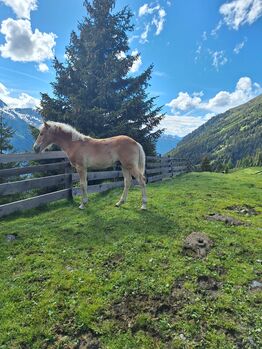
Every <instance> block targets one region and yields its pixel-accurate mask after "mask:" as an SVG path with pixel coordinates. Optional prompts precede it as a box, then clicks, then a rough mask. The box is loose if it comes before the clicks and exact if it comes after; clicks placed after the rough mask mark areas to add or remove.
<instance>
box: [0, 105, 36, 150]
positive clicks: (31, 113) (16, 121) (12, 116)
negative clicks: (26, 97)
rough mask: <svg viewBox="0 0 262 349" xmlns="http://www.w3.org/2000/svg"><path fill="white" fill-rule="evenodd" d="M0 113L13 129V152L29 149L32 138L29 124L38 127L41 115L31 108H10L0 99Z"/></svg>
mask: <svg viewBox="0 0 262 349" xmlns="http://www.w3.org/2000/svg"><path fill="white" fill-rule="evenodd" d="M0 113H3V118H4V122H6V124H7V125H8V126H10V127H11V128H12V129H13V130H14V136H13V137H12V139H11V144H12V145H13V147H14V151H15V152H24V151H30V150H31V149H32V145H33V143H34V138H33V136H32V134H31V131H30V125H32V126H34V127H38V126H39V125H40V124H41V120H42V117H41V116H40V114H38V113H37V111H36V110H34V109H32V108H10V107H8V106H7V104H6V103H4V102H3V101H2V100H1V99H0Z"/></svg>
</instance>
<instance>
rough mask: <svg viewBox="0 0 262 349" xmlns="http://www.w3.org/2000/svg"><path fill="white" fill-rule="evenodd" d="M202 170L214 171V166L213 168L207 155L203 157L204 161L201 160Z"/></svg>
mask: <svg viewBox="0 0 262 349" xmlns="http://www.w3.org/2000/svg"><path fill="white" fill-rule="evenodd" d="M201 170H202V171H208V172H211V171H212V168H211V164H210V160H209V158H208V157H207V156H205V157H204V158H203V159H202V162H201Z"/></svg>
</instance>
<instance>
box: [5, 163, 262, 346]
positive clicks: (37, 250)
mask: <svg viewBox="0 0 262 349" xmlns="http://www.w3.org/2000/svg"><path fill="white" fill-rule="evenodd" d="M259 172H260V173H259ZM147 188H148V210H147V211H140V209H139V207H140V202H141V193H140V190H139V189H138V188H136V187H135V188H133V189H132V190H131V191H130V194H129V199H128V202H127V203H126V204H125V205H124V206H122V207H121V208H116V207H114V204H115V203H116V202H117V199H118V198H119V195H120V193H121V189H115V190H111V191H108V192H106V193H103V194H93V195H91V196H90V202H89V205H88V207H87V208H86V209H85V210H84V211H80V210H79V209H78V205H79V202H77V200H78V199H77V200H76V201H73V202H68V201H60V202H57V203H54V204H50V205H48V206H46V207H43V208H40V209H34V210H31V211H28V212H24V213H21V214H16V215H12V216H10V217H6V218H4V219H2V220H1V223H0V265H1V267H0V348H1V349H18V348H19V349H20V348H21V349H29V348H30V349H39V348H41V349H42V348H43V349H45V348H46V349H58V348H65V349H73V348H79V349H84V348H85V349H99V348H103V349H164V348H167V349H169V348H170V349H173V348H181V349H182V348H185V349H189V348H190V349H191V348H203V349H204V348H205V349H208V348H214V349H216V348H223V349H231V348H232V349H233V348H259V347H260V348H261V347H262V341H261V336H262V321H261V301H262V297H261V296H262V294H261V288H260V287H258V286H257V285H259V282H261V281H262V280H261V278H262V276H261V275H262V253H261V251H262V239H261V233H262V224H261V223H262V222H261V217H262V215H261V213H262V205H261V189H262V176H261V168H258V167H257V168H248V169H242V170H237V171H232V172H231V173H228V174H223V173H208V172H202V173H188V174H184V175H180V176H178V177H176V178H173V179H170V180H166V181H163V182H161V183H155V184H150V185H148V186H147ZM245 205H248V207H252V208H253V211H252V212H253V213H255V214H253V213H252V214H251V213H250V214H249V213H248V212H247V213H245V212H241V210H239V211H236V210H233V209H232V208H231V209H230V207H232V206H240V207H245ZM212 213H220V214H222V215H225V216H230V217H234V218H235V219H237V220H239V221H241V222H242V223H243V224H242V225H239V226H234V225H230V224H226V223H224V222H219V221H209V220H207V219H206V216H207V215H209V214H212ZM194 231H196V232H203V233H205V234H206V235H207V236H208V237H209V238H210V239H211V240H212V241H213V242H214V245H213V247H212V249H211V251H210V252H209V253H208V255H207V256H206V257H205V258H197V257H194V256H188V255H186V254H185V253H184V250H183V242H184V239H185V238H186V237H187V236H188V235H189V234H190V233H192V232H194Z"/></svg>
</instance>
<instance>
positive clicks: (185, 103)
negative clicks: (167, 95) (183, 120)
mask: <svg viewBox="0 0 262 349" xmlns="http://www.w3.org/2000/svg"><path fill="white" fill-rule="evenodd" d="M200 103H201V98H200V97H199V96H196V95H193V97H191V96H190V95H189V94H188V93H187V92H179V94H178V97H177V98H174V99H172V101H170V102H169V103H168V104H167V106H168V107H170V108H171V110H172V112H174V113H175V111H176V110H177V109H178V110H183V111H185V110H189V109H192V108H195V107H197V106H198V105H199V104H200Z"/></svg>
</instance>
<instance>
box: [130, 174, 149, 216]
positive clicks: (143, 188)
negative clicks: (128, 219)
mask: <svg viewBox="0 0 262 349" xmlns="http://www.w3.org/2000/svg"><path fill="white" fill-rule="evenodd" d="M131 174H132V176H133V177H135V179H136V180H137V181H138V184H139V185H140V187H141V191H142V206H141V210H146V208H147V207H146V204H147V195H146V179H145V176H144V175H143V173H141V171H139V169H138V168H134V169H133V170H132V171H131Z"/></svg>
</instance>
